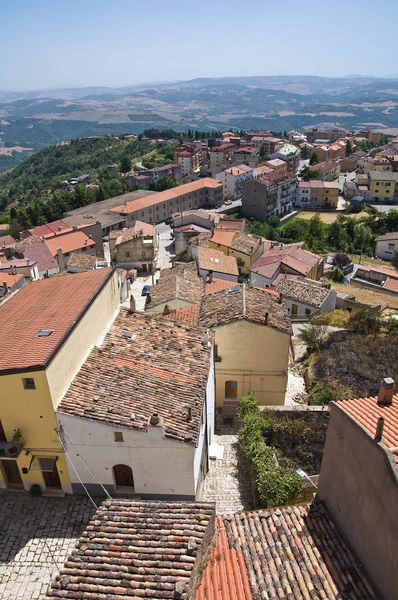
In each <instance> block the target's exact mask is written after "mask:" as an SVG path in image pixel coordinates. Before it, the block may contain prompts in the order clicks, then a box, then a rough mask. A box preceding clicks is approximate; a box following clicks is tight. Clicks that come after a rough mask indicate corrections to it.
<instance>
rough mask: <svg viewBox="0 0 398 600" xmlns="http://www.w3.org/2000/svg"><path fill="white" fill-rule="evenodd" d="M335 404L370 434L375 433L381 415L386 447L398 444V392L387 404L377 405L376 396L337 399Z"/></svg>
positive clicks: (373, 434) (394, 446) (393, 446)
mask: <svg viewBox="0 0 398 600" xmlns="http://www.w3.org/2000/svg"><path fill="white" fill-rule="evenodd" d="M336 404H337V405H338V406H340V408H343V409H344V410H345V411H346V412H347V413H348V414H349V415H351V417H353V418H354V419H355V420H356V421H358V423H360V424H361V425H362V426H363V427H365V429H367V431H368V432H369V433H370V435H372V436H375V434H376V426H377V420H378V419H379V417H383V419H384V429H383V439H384V440H385V446H386V448H396V447H397V446H398V394H395V396H393V399H392V404H390V405H387V406H382V405H380V406H379V405H378V404H377V398H374V397H372V398H357V399H355V400H339V401H338V402H336ZM397 462H398V457H397Z"/></svg>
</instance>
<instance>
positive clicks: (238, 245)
mask: <svg viewBox="0 0 398 600" xmlns="http://www.w3.org/2000/svg"><path fill="white" fill-rule="evenodd" d="M261 244H262V240H261V238H260V237H257V236H253V235H247V234H245V233H238V235H237V236H236V237H235V238H234V240H233V242H232V244H231V248H232V250H236V251H237V252H241V253H242V254H247V255H248V256H251V255H252V254H254V252H256V251H257V250H258V249H259V247H260V246H261Z"/></svg>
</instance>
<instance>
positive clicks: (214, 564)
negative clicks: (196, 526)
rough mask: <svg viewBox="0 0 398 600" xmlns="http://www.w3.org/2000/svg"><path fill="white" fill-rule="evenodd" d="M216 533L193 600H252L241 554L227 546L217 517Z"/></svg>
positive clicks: (228, 544) (222, 525) (220, 522)
mask: <svg viewBox="0 0 398 600" xmlns="http://www.w3.org/2000/svg"><path fill="white" fill-rule="evenodd" d="M216 531H217V539H216V544H215V546H214V548H213V550H212V553H211V555H210V558H209V561H208V563H207V566H206V569H205V571H204V573H203V576H202V581H201V583H200V585H199V587H198V589H197V592H196V598H195V600H252V598H253V596H252V593H251V590H250V582H249V578H248V576H247V571H246V565H245V561H244V558H243V552H242V550H241V549H240V548H235V547H234V545H233V544H230V543H229V541H228V538H227V533H226V530H225V525H224V521H223V520H222V518H221V517H217V526H216Z"/></svg>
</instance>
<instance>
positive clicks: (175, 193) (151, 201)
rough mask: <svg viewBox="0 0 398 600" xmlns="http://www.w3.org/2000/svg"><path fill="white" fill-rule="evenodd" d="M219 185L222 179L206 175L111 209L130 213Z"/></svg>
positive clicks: (220, 185)
mask: <svg viewBox="0 0 398 600" xmlns="http://www.w3.org/2000/svg"><path fill="white" fill-rule="evenodd" d="M218 187H222V183H221V181H218V180H217V179H211V178H210V177H205V178H204V179H198V180H197V181H192V183H186V184H184V185H179V186H177V187H175V188H171V189H169V190H165V191H164V192H157V193H156V194H153V195H152V196H149V197H146V198H139V199H138V200H133V201H132V202H127V203H126V204H121V205H120V206H115V207H114V208H111V209H110V212H117V213H120V214H130V213H133V212H136V211H137V210H142V209H143V208H147V207H148V206H154V205H155V204H161V203H162V202H166V201H167V200H171V199H172V198H179V197H180V196H182V195H183V194H189V193H192V192H195V191H198V190H205V189H206V188H218Z"/></svg>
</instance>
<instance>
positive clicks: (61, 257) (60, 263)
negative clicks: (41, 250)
mask: <svg viewBox="0 0 398 600" xmlns="http://www.w3.org/2000/svg"><path fill="white" fill-rule="evenodd" d="M57 261H58V266H59V270H60V271H65V266H66V265H65V257H64V255H63V254H62V248H57Z"/></svg>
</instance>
